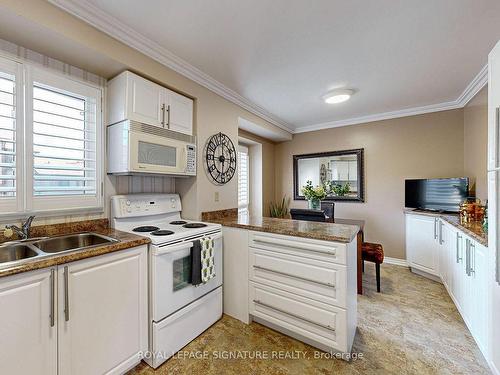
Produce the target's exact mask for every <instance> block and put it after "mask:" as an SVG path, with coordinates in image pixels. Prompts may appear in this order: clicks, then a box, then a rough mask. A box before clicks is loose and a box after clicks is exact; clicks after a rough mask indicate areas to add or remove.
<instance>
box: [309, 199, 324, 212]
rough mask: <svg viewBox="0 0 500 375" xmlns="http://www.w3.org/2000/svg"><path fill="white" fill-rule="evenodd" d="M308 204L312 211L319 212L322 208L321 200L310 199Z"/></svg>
mask: <svg viewBox="0 0 500 375" xmlns="http://www.w3.org/2000/svg"><path fill="white" fill-rule="evenodd" d="M307 203H308V206H309V209H310V210H319V209H320V207H321V201H320V200H319V199H309V200H308V201H307Z"/></svg>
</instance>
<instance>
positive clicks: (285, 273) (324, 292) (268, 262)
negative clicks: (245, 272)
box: [249, 247, 347, 308]
mask: <svg viewBox="0 0 500 375" xmlns="http://www.w3.org/2000/svg"><path fill="white" fill-rule="evenodd" d="M249 256H250V259H249V260H250V262H249V275H250V280H252V281H255V282H257V283H259V284H265V285H270V286H274V287H277V288H280V289H283V290H286V291H288V292H291V293H296V294H300V295H302V296H304V297H307V298H311V299H314V300H317V301H319V302H323V303H327V304H330V305H335V306H339V307H344V308H345V307H346V290H347V276H346V266H344V265H340V264H335V263H325V262H322V261H319V260H316V259H309V258H304V257H300V256H298V255H297V254H296V253H295V252H292V253H291V254H287V253H284V252H282V253H276V252H273V251H269V250H265V249H259V248H253V247H250V248H249Z"/></svg>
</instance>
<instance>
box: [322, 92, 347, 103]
mask: <svg viewBox="0 0 500 375" xmlns="http://www.w3.org/2000/svg"><path fill="white" fill-rule="evenodd" d="M353 94H354V90H350V89H339V90H333V91H330V92H329V93H328V94H326V95H324V96H323V100H324V101H325V103H328V104H338V103H342V102H345V101H347V100H349V99H350V98H351V96H352V95H353Z"/></svg>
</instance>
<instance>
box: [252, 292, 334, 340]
mask: <svg viewBox="0 0 500 375" xmlns="http://www.w3.org/2000/svg"><path fill="white" fill-rule="evenodd" d="M253 302H254V303H255V304H257V305H261V306H263V307H267V308H268V309H271V310H276V311H278V312H280V313H282V314H285V315H289V316H291V317H293V318H296V319H300V320H303V321H304V322H308V323H311V324H314V325H316V326H319V327H322V328H326V329H328V330H330V331H334V332H335V328H333V327H330V326H329V325H324V324H321V323H317V322H313V321H312V320H309V319H306V318H303V317H301V316H299V315H296V314H293V313H291V312H288V311H285V310H281V309H278V308H277V307H274V306H271V305H268V304H267V303H263V302H260V301H259V300H258V299H254V300H253Z"/></svg>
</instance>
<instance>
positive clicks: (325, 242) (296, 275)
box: [203, 215, 360, 353]
mask: <svg viewBox="0 0 500 375" xmlns="http://www.w3.org/2000/svg"><path fill="white" fill-rule="evenodd" d="M203 219H204V220H209V221H213V222H218V223H220V224H222V225H223V237H224V248H225V250H224V254H225V255H224V312H225V313H226V314H228V315H231V316H233V317H235V318H237V319H239V320H241V321H243V322H245V323H247V324H248V323H250V322H251V321H256V322H258V323H261V324H263V325H266V326H269V327H271V328H273V329H275V330H277V331H280V332H282V333H285V334H287V335H289V336H292V337H294V338H297V339H299V340H301V341H303V342H306V343H308V344H310V345H312V346H315V347H317V348H319V349H322V350H325V351H328V352H340V353H349V352H350V351H351V348H352V343H353V340H354V334H355V331H356V325H357V234H358V232H359V230H360V228H359V227H358V226H355V225H348V224H338V223H318V222H309V221H301V220H289V219H275V218H266V217H251V216H247V215H240V216H236V215H220V216H218V217H217V216H216V217H207V216H206V215H204V217H203Z"/></svg>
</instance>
